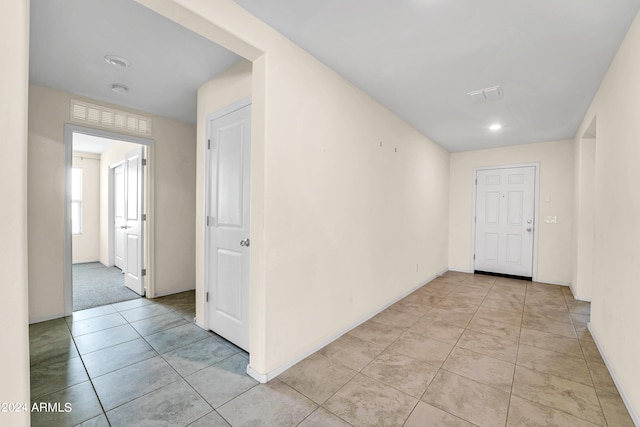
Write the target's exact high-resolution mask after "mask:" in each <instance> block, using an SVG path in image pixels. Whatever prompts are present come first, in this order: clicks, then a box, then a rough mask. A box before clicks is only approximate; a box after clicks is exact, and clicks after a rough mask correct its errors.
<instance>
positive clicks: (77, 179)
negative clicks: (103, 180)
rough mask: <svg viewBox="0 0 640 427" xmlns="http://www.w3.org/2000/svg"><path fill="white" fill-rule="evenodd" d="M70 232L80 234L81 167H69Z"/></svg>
mask: <svg viewBox="0 0 640 427" xmlns="http://www.w3.org/2000/svg"><path fill="white" fill-rule="evenodd" d="M71 234H82V169H81V168H71Z"/></svg>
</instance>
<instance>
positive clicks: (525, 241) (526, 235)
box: [474, 166, 536, 277]
mask: <svg viewBox="0 0 640 427" xmlns="http://www.w3.org/2000/svg"><path fill="white" fill-rule="evenodd" d="M535 173H536V171H535V167H533V166H527V167H514V168H504V169H490V170H479V171H477V172H476V239H475V266H474V270H475V271H484V272H491V273H500V274H506V275H513V276H522V277H532V276H533V235H534V232H535V224H534V218H535Z"/></svg>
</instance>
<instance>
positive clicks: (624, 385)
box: [577, 16, 640, 425]
mask: <svg viewBox="0 0 640 427" xmlns="http://www.w3.org/2000/svg"><path fill="white" fill-rule="evenodd" d="M639 75H640V17H638V16H637V17H636V19H635V21H634V23H633V24H632V26H631V28H630V29H629V32H628V33H627V36H626V38H625V40H624V41H623V43H622V45H621V46H620V48H619V50H618V53H617V54H616V57H615V59H614V60H613V62H612V64H611V67H610V68H609V70H608V72H607V74H606V76H605V78H604V80H603V82H602V85H601V86H600V89H599V91H598V93H597V95H596V97H595V98H594V100H593V103H592V104H591V107H590V108H589V110H588V112H587V114H586V116H585V119H584V122H583V124H582V126H581V128H580V130H579V131H578V133H577V137H578V138H580V137H581V136H582V135H584V133H585V131H586V130H587V129H588V128H589V127H590V125H591V122H592V120H593V119H594V117H595V118H596V147H595V171H596V172H595V203H594V204H595V212H594V231H595V233H594V254H593V285H592V286H593V290H592V295H591V301H592V302H591V325H590V326H591V331H592V333H593V335H594V337H595V339H596V340H597V342H598V344H599V347H600V350H601V352H602V353H603V355H604V357H605V358H606V361H607V363H608V366H609V369H610V371H611V372H612V373H613V375H614V377H615V378H616V380H617V382H618V385H619V386H620V388H621V394H622V395H623V398H625V400H626V403H627V405H628V407H629V408H630V410H631V412H632V416H633V417H634V420H635V422H636V424H637V425H640V418H639V416H638V415H639V414H640V364H639V363H638V360H640V338H639V337H640V335H639V334H638V325H640V310H638V301H640V285H639V283H638V266H640V245H639V244H638V242H640V221H639V220H638V218H639V216H640V192H639V191H638V183H640V167H639V166H638V164H639V163H638V159H640V143H639V141H640V120H638V117H639V116H640V103H639V102H638V100H640V79H638V76H639Z"/></svg>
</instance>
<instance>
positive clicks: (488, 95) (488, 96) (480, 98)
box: [467, 85, 503, 104]
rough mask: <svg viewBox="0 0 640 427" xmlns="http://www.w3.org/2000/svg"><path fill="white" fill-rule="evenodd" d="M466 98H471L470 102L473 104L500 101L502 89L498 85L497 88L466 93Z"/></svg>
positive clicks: (492, 87)
mask: <svg viewBox="0 0 640 427" xmlns="http://www.w3.org/2000/svg"><path fill="white" fill-rule="evenodd" d="M467 96H468V97H469V98H471V102H473V103H474V104H477V103H479V102H485V101H493V100H496V99H501V98H502V96H503V95H502V87H500V85H498V86H491V87H488V88H484V89H480V90H474V91H471V92H468V93H467Z"/></svg>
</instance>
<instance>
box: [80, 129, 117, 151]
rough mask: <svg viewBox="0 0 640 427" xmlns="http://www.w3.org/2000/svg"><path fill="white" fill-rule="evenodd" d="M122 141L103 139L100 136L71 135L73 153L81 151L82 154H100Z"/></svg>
mask: <svg viewBox="0 0 640 427" xmlns="http://www.w3.org/2000/svg"><path fill="white" fill-rule="evenodd" d="M119 142H122V141H116V140H115V139H108V138H103V137H100V136H93V135H87V134H84V133H78V132H74V133H73V141H72V144H73V151H81V152H83V153H94V154H102V153H104V152H105V151H107V150H108V149H109V148H111V146H112V145H114V144H117V143H119Z"/></svg>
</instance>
